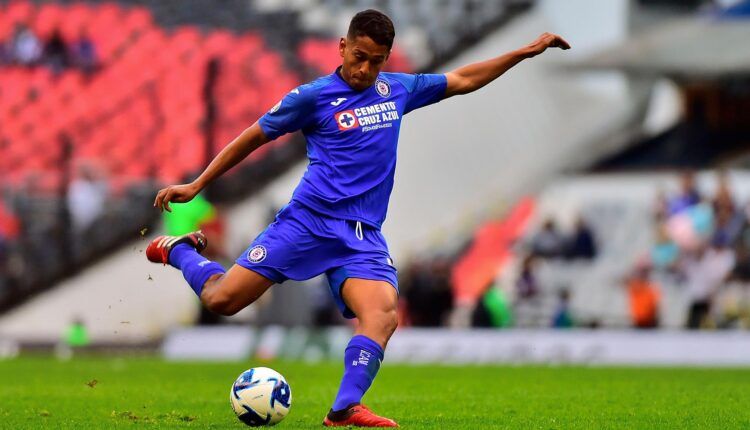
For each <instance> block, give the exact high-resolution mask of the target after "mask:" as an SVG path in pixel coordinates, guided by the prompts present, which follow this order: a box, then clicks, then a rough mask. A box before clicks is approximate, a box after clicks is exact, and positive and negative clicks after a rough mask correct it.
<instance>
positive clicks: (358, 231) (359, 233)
mask: <svg viewBox="0 0 750 430" xmlns="http://www.w3.org/2000/svg"><path fill="white" fill-rule="evenodd" d="M354 234H355V235H356V236H357V239H359V240H363V239H364V238H365V234H364V233H362V223H361V222H359V221H357V227H356V228H355V229H354Z"/></svg>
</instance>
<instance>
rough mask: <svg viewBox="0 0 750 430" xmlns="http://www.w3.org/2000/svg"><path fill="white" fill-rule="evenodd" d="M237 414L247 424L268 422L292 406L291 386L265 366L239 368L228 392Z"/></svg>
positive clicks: (280, 417)
mask: <svg viewBox="0 0 750 430" xmlns="http://www.w3.org/2000/svg"><path fill="white" fill-rule="evenodd" d="M229 400H230V401H231V402H232V409H234V413H235V414H237V418H239V419H240V421H242V422H243V423H245V424H247V425H249V426H251V427H259V426H264V425H267V426H272V425H274V424H276V423H278V422H279V421H281V420H283V419H284V417H285V416H286V414H288V413H289V408H290V407H291V406H292V390H291V389H290V388H289V384H287V383H286V380H285V379H284V377H283V376H281V374H280V373H279V372H277V371H275V370H273V369H269V368H267V367H254V368H252V369H249V370H246V371H244V372H242V374H241V375H240V376H239V378H237V380H236V381H234V384H232V391H231V392H230V393H229Z"/></svg>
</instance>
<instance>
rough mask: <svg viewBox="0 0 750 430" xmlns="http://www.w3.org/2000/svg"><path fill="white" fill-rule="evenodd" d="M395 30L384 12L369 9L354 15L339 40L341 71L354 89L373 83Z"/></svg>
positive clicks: (383, 63) (388, 52)
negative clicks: (347, 29) (344, 35)
mask: <svg viewBox="0 0 750 430" xmlns="http://www.w3.org/2000/svg"><path fill="white" fill-rule="evenodd" d="M395 36H396V31H395V30H394V29H393V22H392V21H391V19H390V18H388V17H387V16H386V15H385V14H383V13H381V12H378V11H376V10H373V9H368V10H364V11H362V12H359V13H358V14H356V15H354V18H352V21H351V23H349V31H348V32H347V34H346V37H342V38H341V40H340V41H339V53H340V54H341V58H342V59H343V62H342V67H341V75H342V77H343V78H344V80H346V82H348V83H349V85H350V86H351V87H352V88H354V89H356V90H363V89H365V88H367V87H369V86H371V85H373V84H374V83H375V79H376V78H377V77H378V73H380V70H381V69H382V68H383V66H384V65H385V62H386V61H387V60H388V56H389V55H390V53H391V47H393V38H394V37H395Z"/></svg>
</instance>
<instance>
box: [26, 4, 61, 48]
mask: <svg viewBox="0 0 750 430" xmlns="http://www.w3.org/2000/svg"><path fill="white" fill-rule="evenodd" d="M63 14H64V9H63V7H62V6H60V5H59V4H57V3H46V4H43V5H41V6H40V7H39V9H38V11H37V13H36V16H35V17H34V22H33V24H32V28H33V29H34V32H35V33H36V34H37V36H39V37H40V38H41V39H43V40H44V39H47V38H49V37H50V35H51V34H52V32H53V31H54V30H55V29H58V28H60V27H61V25H62V21H63Z"/></svg>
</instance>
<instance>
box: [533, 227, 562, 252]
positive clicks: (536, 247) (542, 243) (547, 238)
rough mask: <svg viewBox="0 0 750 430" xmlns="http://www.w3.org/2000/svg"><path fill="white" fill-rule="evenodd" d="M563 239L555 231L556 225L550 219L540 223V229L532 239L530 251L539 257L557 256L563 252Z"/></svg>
mask: <svg viewBox="0 0 750 430" xmlns="http://www.w3.org/2000/svg"><path fill="white" fill-rule="evenodd" d="M564 248H565V239H564V238H563V236H562V235H561V234H560V233H559V232H558V231H557V225H556V224H555V221H554V220H552V219H548V220H546V221H545V222H544V224H542V229H541V230H540V231H539V232H537V234H536V235H535V236H534V238H533V239H532V243H531V252H532V254H533V255H535V256H537V257H541V258H557V257H560V256H561V255H562V254H563V250H564Z"/></svg>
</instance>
